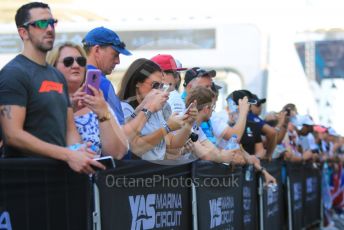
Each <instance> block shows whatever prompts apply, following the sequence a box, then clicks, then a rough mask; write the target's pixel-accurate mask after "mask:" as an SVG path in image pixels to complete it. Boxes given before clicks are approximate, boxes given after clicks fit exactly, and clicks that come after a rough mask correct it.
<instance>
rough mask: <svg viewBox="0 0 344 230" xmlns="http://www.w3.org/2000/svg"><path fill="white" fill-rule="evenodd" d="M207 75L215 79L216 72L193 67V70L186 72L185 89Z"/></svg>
mask: <svg viewBox="0 0 344 230" xmlns="http://www.w3.org/2000/svg"><path fill="white" fill-rule="evenodd" d="M206 75H208V76H210V77H215V76H216V71H215V70H205V69H201V68H199V67H193V68H191V69H189V70H187V71H186V73H185V77H184V84H183V85H184V87H185V86H187V85H188V84H189V82H190V81H192V80H193V79H195V78H197V77H202V76H206Z"/></svg>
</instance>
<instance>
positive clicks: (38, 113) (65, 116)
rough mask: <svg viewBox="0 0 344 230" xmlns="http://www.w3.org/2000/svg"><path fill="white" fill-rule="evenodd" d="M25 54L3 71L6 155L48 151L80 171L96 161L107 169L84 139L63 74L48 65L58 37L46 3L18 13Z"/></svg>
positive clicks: (0, 98)
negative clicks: (75, 146)
mask: <svg viewBox="0 0 344 230" xmlns="http://www.w3.org/2000/svg"><path fill="white" fill-rule="evenodd" d="M15 21H16V25H17V28H18V33H19V36H20V38H21V39H22V41H23V43H24V49H23V52H22V54H19V55H18V56H16V57H15V58H14V59H13V60H11V61H10V62H9V63H8V64H7V65H6V66H5V67H4V68H3V69H2V70H1V71H0V122H1V127H2V131H3V137H4V140H5V141H4V151H3V153H4V155H5V157H16V156H33V155H38V156H45V157H51V158H55V159H58V160H63V161H65V162H67V163H68V164H69V166H70V167H71V168H72V169H73V170H75V171H77V172H84V173H92V172H94V170H93V169H92V168H91V165H93V166H96V167H99V168H104V166H103V165H101V164H100V163H98V162H97V161H95V160H93V156H94V153H93V152H91V151H89V150H86V149H78V151H72V150H70V149H68V148H66V146H67V145H72V144H76V143H79V142H80V141H81V139H80V136H79V134H78V132H77V130H76V127H75V124H74V120H73V110H72V108H71V105H70V102H69V97H68V93H67V84H66V81H65V79H64V77H63V75H62V74H61V73H60V72H58V71H57V70H56V69H55V68H53V67H51V66H49V65H48V64H47V63H46V61H45V58H46V54H47V52H48V51H49V50H51V49H52V47H53V44H54V40H55V27H54V26H55V24H56V23H57V20H56V19H54V18H53V16H52V14H51V12H50V8H49V6H48V5H47V4H44V3H40V2H32V3H28V4H25V5H23V6H21V7H20V8H19V9H18V11H17V13H16V16H15Z"/></svg>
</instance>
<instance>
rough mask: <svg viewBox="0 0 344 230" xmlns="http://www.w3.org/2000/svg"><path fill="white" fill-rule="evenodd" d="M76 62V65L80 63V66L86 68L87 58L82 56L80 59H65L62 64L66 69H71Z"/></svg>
mask: <svg viewBox="0 0 344 230" xmlns="http://www.w3.org/2000/svg"><path fill="white" fill-rule="evenodd" d="M74 60H75V61H76V63H78V65H79V66H81V67H85V66H86V58H84V57H82V56H80V57H65V58H64V59H63V60H62V63H63V65H64V66H65V67H70V66H72V65H73V63H74Z"/></svg>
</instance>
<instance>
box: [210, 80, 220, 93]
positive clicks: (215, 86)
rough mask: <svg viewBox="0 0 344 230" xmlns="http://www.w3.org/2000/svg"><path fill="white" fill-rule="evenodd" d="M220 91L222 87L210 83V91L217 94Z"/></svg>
mask: <svg viewBox="0 0 344 230" xmlns="http://www.w3.org/2000/svg"><path fill="white" fill-rule="evenodd" d="M220 89H222V86H219V85H217V84H215V82H212V83H211V90H212V91H214V92H217V91H219V90H220Z"/></svg>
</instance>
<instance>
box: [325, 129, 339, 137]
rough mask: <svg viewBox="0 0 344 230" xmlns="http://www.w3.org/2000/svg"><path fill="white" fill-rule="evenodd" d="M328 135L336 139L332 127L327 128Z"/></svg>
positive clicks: (335, 133)
mask: <svg viewBox="0 0 344 230" xmlns="http://www.w3.org/2000/svg"><path fill="white" fill-rule="evenodd" d="M327 130H328V134H329V135H331V136H335V137H338V136H339V135H338V133H337V132H336V130H334V128H332V127H329V128H328V129H327Z"/></svg>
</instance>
